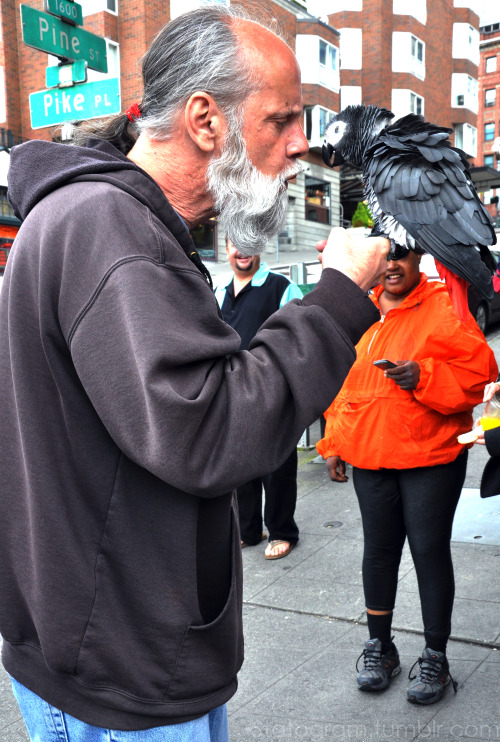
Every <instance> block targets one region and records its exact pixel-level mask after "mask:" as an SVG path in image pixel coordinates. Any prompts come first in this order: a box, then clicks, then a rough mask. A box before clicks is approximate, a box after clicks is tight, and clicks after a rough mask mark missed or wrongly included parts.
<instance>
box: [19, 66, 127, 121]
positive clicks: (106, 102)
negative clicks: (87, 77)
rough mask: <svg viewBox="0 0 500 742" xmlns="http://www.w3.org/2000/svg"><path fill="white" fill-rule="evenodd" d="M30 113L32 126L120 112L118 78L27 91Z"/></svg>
mask: <svg viewBox="0 0 500 742" xmlns="http://www.w3.org/2000/svg"><path fill="white" fill-rule="evenodd" d="M30 113H31V127H32V128H33V129H42V128H43V127H44V126H54V125H55V124H62V123H63V122H64V121H80V120H82V119H94V118H100V117H101V116H110V115H112V114H114V113H120V85H119V81H118V78H117V77H109V78H107V79H106V80H99V81H98V82H87V83H84V84H83V85H74V86H73V87H72V88H63V89H61V90H60V89H58V88H55V89H53V90H41V91H40V92H38V93H31V95H30Z"/></svg>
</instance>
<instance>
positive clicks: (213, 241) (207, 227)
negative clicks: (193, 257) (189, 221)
mask: <svg viewBox="0 0 500 742" xmlns="http://www.w3.org/2000/svg"><path fill="white" fill-rule="evenodd" d="M189 234H190V235H191V238H192V240H193V242H194V244H195V245H196V249H197V251H198V255H199V256H200V258H201V259H202V260H212V261H217V222H216V221H215V219H209V221H208V222H205V223H203V224H198V226H197V227H193V229H191V230H190V232H189Z"/></svg>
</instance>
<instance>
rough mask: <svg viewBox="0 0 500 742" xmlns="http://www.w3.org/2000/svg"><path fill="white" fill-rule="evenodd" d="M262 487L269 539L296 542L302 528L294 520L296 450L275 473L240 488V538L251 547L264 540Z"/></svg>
mask: <svg viewBox="0 0 500 742" xmlns="http://www.w3.org/2000/svg"><path fill="white" fill-rule="evenodd" d="M262 486H264V490H265V493H266V500H265V504H264V522H265V524H266V528H267V529H268V531H269V539H270V540H274V539H281V540H283V541H290V543H292V544H295V543H297V541H298V540H299V529H298V528H297V524H296V523H295V521H294V519H293V514H294V512H295V505H296V503H297V449H295V448H294V450H293V451H292V453H291V454H290V456H289V457H288V458H287V460H286V461H285V463H284V464H282V465H281V466H280V467H279V468H278V469H276V471H274V472H273V473H272V474H267V475H266V476H265V477H262V478H260V479H253V480H252V481H251V482H247V484H244V485H243V486H242V487H238V490H237V492H238V508H239V511H240V531H241V538H242V540H243V541H244V542H245V543H246V544H249V545H250V546H253V545H255V544H258V543H260V541H261V540H262Z"/></svg>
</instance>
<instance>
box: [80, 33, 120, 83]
mask: <svg viewBox="0 0 500 742" xmlns="http://www.w3.org/2000/svg"><path fill="white" fill-rule="evenodd" d="M106 59H107V60H108V71H107V72H98V71H97V70H91V69H90V68H89V69H88V70H87V80H88V81H89V82H96V81H97V80H104V79H106V78H108V77H117V78H118V79H120V45H119V44H117V43H116V42H115V41H110V39H106Z"/></svg>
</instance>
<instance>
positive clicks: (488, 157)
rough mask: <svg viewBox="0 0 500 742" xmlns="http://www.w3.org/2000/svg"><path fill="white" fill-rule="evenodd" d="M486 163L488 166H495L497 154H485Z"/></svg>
mask: <svg viewBox="0 0 500 742" xmlns="http://www.w3.org/2000/svg"><path fill="white" fill-rule="evenodd" d="M484 164H485V165H486V167H494V166H495V156H494V155H485V156H484Z"/></svg>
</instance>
